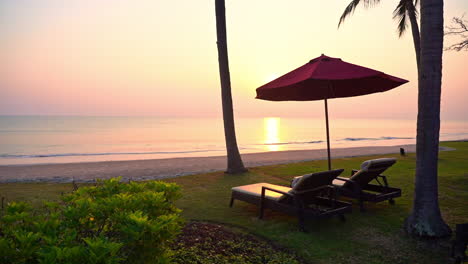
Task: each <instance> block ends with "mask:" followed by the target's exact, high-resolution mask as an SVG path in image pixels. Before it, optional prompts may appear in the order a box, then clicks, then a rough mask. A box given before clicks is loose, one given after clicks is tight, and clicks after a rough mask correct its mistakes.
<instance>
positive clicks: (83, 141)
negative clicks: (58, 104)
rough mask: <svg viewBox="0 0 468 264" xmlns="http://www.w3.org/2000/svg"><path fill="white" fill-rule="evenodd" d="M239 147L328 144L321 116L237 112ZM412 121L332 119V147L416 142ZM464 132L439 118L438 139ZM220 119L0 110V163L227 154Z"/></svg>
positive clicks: (467, 134)
mask: <svg viewBox="0 0 468 264" xmlns="http://www.w3.org/2000/svg"><path fill="white" fill-rule="evenodd" d="M236 133H237V141H238V145H239V149H240V152H241V153H255V152H268V151H285V150H302V149H323V148H326V134H325V121H324V119H313V118H275V117H268V118H237V119H236ZM415 136H416V121H415V120H389V119H331V120H330V138H331V148H332V150H333V148H343V147H359V146H393V145H404V144H414V143H415V142H416V139H415ZM467 138H468V122H467V121H443V122H442V124H441V135H440V139H441V140H444V141H446V140H461V139H467ZM225 154H226V151H225V145H224V131H223V122H222V119H217V118H163V117H76V116H73V117H71V116H0V165H19V164H48V163H69V162H89V161H110V160H139V159H163V158H176V157H206V156H220V155H225Z"/></svg>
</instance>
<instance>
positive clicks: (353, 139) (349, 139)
mask: <svg viewBox="0 0 468 264" xmlns="http://www.w3.org/2000/svg"><path fill="white" fill-rule="evenodd" d="M394 139H414V138H413V137H379V138H343V139H341V140H342V141H364V140H369V141H373V140H394Z"/></svg>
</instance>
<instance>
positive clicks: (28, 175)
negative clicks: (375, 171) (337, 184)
mask: <svg viewBox="0 0 468 264" xmlns="http://www.w3.org/2000/svg"><path fill="white" fill-rule="evenodd" d="M400 147H403V148H404V149H405V151H406V153H414V152H415V150H416V145H414V144H409V145H396V146H372V147H350V148H335V149H332V150H331V153H332V162H333V159H337V158H349V157H359V156H369V155H386V154H398V155H399V152H400ZM440 150H441V151H447V150H453V149H451V148H445V147H441V148H440ZM241 156H242V160H243V161H244V165H245V166H246V167H248V168H249V167H257V166H265V165H274V164H285V163H295V162H303V161H310V160H323V159H326V158H327V151H326V149H314V150H289V151H270V152H261V153H247V154H241ZM226 163H227V161H226V156H212V157H182V158H166V159H148V160H128V161H99V162H80V163H60V164H34V165H0V183H6V182H57V183H67V182H72V181H73V180H75V181H76V182H93V181H94V180H95V179H108V178H114V177H119V176H121V177H122V179H123V180H134V181H142V180H155V179H165V178H173V177H180V176H185V175H190V174H198V173H207V172H214V171H223V170H224V169H225V168H226Z"/></svg>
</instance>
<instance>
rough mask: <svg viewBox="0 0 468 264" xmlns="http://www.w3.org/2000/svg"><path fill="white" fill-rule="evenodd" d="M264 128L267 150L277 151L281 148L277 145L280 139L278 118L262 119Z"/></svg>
mask: <svg viewBox="0 0 468 264" xmlns="http://www.w3.org/2000/svg"><path fill="white" fill-rule="evenodd" d="M263 123H264V125H263V128H264V136H265V140H264V143H265V144H266V147H267V149H268V150H269V151H279V150H281V149H282V147H281V145H277V144H278V143H280V142H281V140H280V132H279V129H280V118H279V117H267V118H264V119H263Z"/></svg>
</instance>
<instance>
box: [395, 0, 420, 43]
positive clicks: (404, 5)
mask: <svg viewBox="0 0 468 264" xmlns="http://www.w3.org/2000/svg"><path fill="white" fill-rule="evenodd" d="M417 1H418V0H415V4H416V3H417ZM409 14H414V16H415V17H418V10H416V7H415V5H413V0H400V2H399V3H398V5H397V7H396V8H395V10H394V11H393V19H395V20H398V35H399V37H401V36H403V34H405V32H406V29H407V28H408V15H409Z"/></svg>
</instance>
